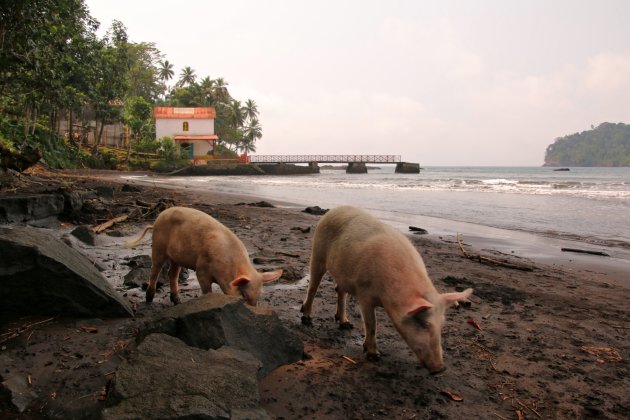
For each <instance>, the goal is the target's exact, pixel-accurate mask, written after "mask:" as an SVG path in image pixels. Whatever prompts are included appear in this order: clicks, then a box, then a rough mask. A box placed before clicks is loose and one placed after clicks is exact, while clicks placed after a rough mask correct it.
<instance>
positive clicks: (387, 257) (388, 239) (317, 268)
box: [301, 206, 472, 373]
mask: <svg viewBox="0 0 630 420" xmlns="http://www.w3.org/2000/svg"><path fill="white" fill-rule="evenodd" d="M310 271H311V273H310V276H311V278H310V281H309V285H308V292H307V295H306V298H305V299H304V303H303V305H302V309H301V311H302V313H303V317H302V323H303V324H305V325H312V320H311V311H312V306H313V299H314V298H315V293H316V292H317V288H318V286H319V283H320V281H321V279H322V277H323V275H324V274H325V273H326V271H328V272H330V274H331V275H332V276H333V278H334V280H335V282H336V283H337V314H336V315H335V318H336V319H337V320H338V321H339V323H340V328H342V329H347V328H352V324H350V323H349V322H348V317H347V315H346V298H347V295H348V293H349V294H351V295H353V296H356V298H357V301H358V304H359V307H360V310H361V316H362V318H363V323H364V328H365V341H364V343H363V348H364V350H365V351H366V352H367V357H368V360H378V359H379V357H380V353H379V351H378V349H377V346H376V317H375V312H374V311H375V307H377V306H382V307H383V308H384V309H385V312H386V313H387V315H388V316H389V318H390V319H391V321H392V323H393V324H394V326H395V327H396V329H397V330H398V333H399V334H400V335H401V336H402V337H403V339H404V340H405V341H406V343H407V345H408V346H409V347H410V348H411V349H412V350H413V352H414V353H415V354H416V357H417V358H418V360H419V361H420V362H421V363H422V364H423V365H424V366H425V367H426V368H427V369H428V370H429V372H431V373H438V372H441V371H442V370H444V369H445V368H444V362H443V358H442V343H441V337H442V324H443V323H444V311H445V309H446V307H447V306H450V305H452V304H453V303H455V302H457V301H459V300H463V299H466V298H467V297H468V296H470V294H471V293H472V289H467V290H465V291H463V292H461V293H443V294H440V293H438V291H437V290H436V289H435V287H434V286H433V283H432V282H431V279H430V278H429V275H428V274H427V270H426V268H425V266H424V262H423V261H422V258H421V257H420V254H418V251H416V249H415V248H414V247H413V245H412V244H411V242H410V241H409V240H408V239H407V238H406V237H405V236H404V235H403V234H402V233H401V232H399V231H397V230H396V229H394V228H393V227H391V226H389V225H386V224H385V223H382V222H380V221H379V220H377V219H376V218H374V217H373V216H371V215H369V214H368V213H366V212H364V211H362V210H359V209H357V208H354V207H349V206H343V207H338V208H335V209H333V210H331V211H329V212H328V213H327V214H326V215H324V217H322V219H321V220H320V221H319V223H318V224H317V227H316V229H315V234H314V237H313V250H312V254H311V263H310Z"/></svg>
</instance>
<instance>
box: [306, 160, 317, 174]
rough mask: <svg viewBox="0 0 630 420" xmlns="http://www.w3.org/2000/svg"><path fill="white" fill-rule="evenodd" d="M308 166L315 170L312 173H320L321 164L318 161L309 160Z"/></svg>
mask: <svg viewBox="0 0 630 420" xmlns="http://www.w3.org/2000/svg"><path fill="white" fill-rule="evenodd" d="M308 167H309V168H310V169H311V170H312V171H313V172H312V173H314V174H318V173H319V164H318V163H317V162H309V163H308Z"/></svg>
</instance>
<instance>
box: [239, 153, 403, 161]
mask: <svg viewBox="0 0 630 420" xmlns="http://www.w3.org/2000/svg"><path fill="white" fill-rule="evenodd" d="M248 160H249V162H251V163H310V162H317V163H355V162H364V163H398V162H400V161H401V159H400V155H252V156H248Z"/></svg>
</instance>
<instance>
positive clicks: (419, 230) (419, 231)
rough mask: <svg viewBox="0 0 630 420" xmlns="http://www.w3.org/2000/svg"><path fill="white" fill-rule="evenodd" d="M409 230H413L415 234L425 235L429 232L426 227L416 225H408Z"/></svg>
mask: <svg viewBox="0 0 630 420" xmlns="http://www.w3.org/2000/svg"><path fill="white" fill-rule="evenodd" d="M409 230H410V231H412V232H414V233H415V234H416V235H426V234H427V233H429V231H427V230H426V229H423V228H420V227H416V226H409Z"/></svg>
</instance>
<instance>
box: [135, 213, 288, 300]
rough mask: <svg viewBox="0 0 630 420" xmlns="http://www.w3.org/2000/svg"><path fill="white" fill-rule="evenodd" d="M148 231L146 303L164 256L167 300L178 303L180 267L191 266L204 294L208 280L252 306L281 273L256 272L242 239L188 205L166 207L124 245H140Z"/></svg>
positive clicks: (210, 286) (209, 282)
mask: <svg viewBox="0 0 630 420" xmlns="http://www.w3.org/2000/svg"><path fill="white" fill-rule="evenodd" d="M150 229H153V244H152V265H151V277H150V279H149V286H148V288H147V293H146V299H147V302H152V301H153V297H154V296H155V287H156V283H157V278H158V275H159V274H160V271H161V270H162V266H163V265H164V263H165V262H166V261H167V260H168V261H169V263H170V269H169V271H168V278H169V283H170V287H171V301H172V302H173V303H174V304H176V305H177V304H178V303H180V299H179V285H178V284H177V278H178V276H179V270H180V268H181V267H186V268H190V269H193V270H195V272H196V274H197V280H199V285H200V286H201V291H202V292H203V293H210V292H211V291H212V283H217V284H218V285H219V287H220V288H221V290H222V291H223V293H225V294H228V295H234V296H242V297H243V298H244V299H245V301H246V302H247V303H249V304H250V305H256V302H257V301H258V298H259V297H260V293H261V291H262V284H263V283H264V282H268V281H273V280H277V279H279V278H280V276H281V275H282V270H276V271H271V272H266V273H259V272H258V271H256V269H255V268H254V267H253V266H252V264H251V262H250V261H249V255H248V254H247V249H246V248H245V245H243V242H241V240H240V239H238V238H237V237H236V235H235V234H234V233H233V232H232V231H231V230H230V229H228V228H227V227H225V226H224V225H222V224H221V223H219V222H218V221H217V220H215V219H213V218H212V217H211V216H209V215H208V214H206V213H204V212H202V211H199V210H195V209H190V208H186V207H171V208H169V209H166V210H164V211H163V212H162V213H160V215H159V216H158V218H157V219H156V220H155V223H154V224H153V226H147V227H146V228H145V229H144V231H143V232H142V235H141V236H140V237H138V238H137V239H134V240H132V241H129V242H127V243H126V244H125V245H127V246H128V247H133V246H135V245H137V244H139V243H140V242H141V241H142V238H144V235H145V234H146V233H147V231H148V230H150Z"/></svg>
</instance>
